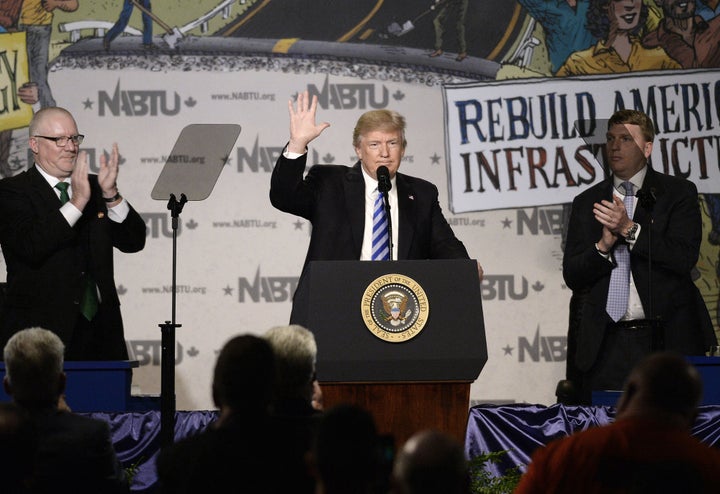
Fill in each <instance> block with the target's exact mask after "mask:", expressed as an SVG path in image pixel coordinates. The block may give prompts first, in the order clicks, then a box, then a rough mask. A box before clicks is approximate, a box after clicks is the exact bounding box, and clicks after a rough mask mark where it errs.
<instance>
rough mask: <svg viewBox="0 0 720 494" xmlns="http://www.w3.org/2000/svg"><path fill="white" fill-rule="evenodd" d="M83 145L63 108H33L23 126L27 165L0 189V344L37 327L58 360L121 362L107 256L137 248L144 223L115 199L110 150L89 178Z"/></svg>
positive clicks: (123, 351) (114, 155)
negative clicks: (29, 156) (2, 272)
mask: <svg viewBox="0 0 720 494" xmlns="http://www.w3.org/2000/svg"><path fill="white" fill-rule="evenodd" d="M83 137H84V136H83V135H81V134H79V133H78V128H77V124H76V123H75V119H74V118H73V117H72V115H71V114H70V113H69V112H68V111H67V110H64V109H62V108H56V107H49V108H44V109H42V110H40V111H39V112H37V113H36V114H35V116H34V117H33V119H32V121H31V122H30V139H29V144H30V149H31V150H32V153H33V157H34V160H35V164H34V166H32V167H30V168H29V169H28V170H26V171H24V172H22V173H20V174H18V175H15V176H13V177H9V178H5V179H3V180H2V181H0V245H1V246H2V252H3V256H4V257H5V263H6V265H7V286H6V294H5V302H4V304H3V308H2V315H1V322H0V345H4V344H5V342H7V341H8V339H9V338H10V337H11V336H12V335H13V334H14V333H16V332H17V331H20V330H22V329H24V328H28V327H32V326H41V327H44V328H47V329H49V330H51V331H53V332H54V333H56V334H57V335H58V336H59V337H60V339H61V340H62V341H63V343H64V344H65V348H66V354H65V359H66V360H127V358H128V354H127V348H126V345H125V339H124V335H123V325H122V318H121V315H120V301H119V298H118V293H117V290H116V288H115V281H114V269H113V248H117V249H119V250H120V251H122V252H137V251H139V250H141V249H142V248H143V247H144V246H145V221H144V220H143V219H142V217H141V216H140V215H139V214H138V213H137V212H136V211H135V210H134V209H133V208H132V206H130V204H129V203H128V202H127V201H126V200H125V199H124V198H123V197H122V196H121V195H120V192H119V191H118V188H117V176H118V168H119V153H118V148H117V145H113V149H112V152H111V153H110V157H109V158H107V159H106V158H105V156H104V155H101V156H100V170H99V173H98V175H94V174H93V175H91V174H89V173H88V161H87V156H86V155H85V153H79V146H80V144H81V143H82V141H83Z"/></svg>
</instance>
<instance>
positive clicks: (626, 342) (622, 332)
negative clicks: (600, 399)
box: [582, 323, 653, 404]
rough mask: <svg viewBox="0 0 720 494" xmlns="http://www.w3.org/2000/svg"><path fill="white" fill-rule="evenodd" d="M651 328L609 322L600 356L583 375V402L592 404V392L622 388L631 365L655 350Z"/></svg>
mask: <svg viewBox="0 0 720 494" xmlns="http://www.w3.org/2000/svg"><path fill="white" fill-rule="evenodd" d="M652 344H653V338H652V328H651V327H649V326H642V327H637V328H625V327H622V323H620V324H616V323H610V324H608V326H607V328H606V330H605V338H604V339H603V342H602V346H601V348H600V352H599V353H598V359H597V361H596V362H595V364H594V365H593V366H592V368H590V370H589V371H588V372H587V373H586V374H585V376H584V377H583V385H582V401H583V403H586V404H589V403H590V402H591V397H592V392H593V391H602V390H615V391H618V390H621V389H623V385H624V384H625V379H627V377H628V375H629V374H630V371H631V370H632V368H633V367H634V366H635V365H636V364H637V363H638V362H639V361H640V360H641V359H642V358H643V357H645V356H646V355H648V354H649V353H650V352H651V351H652Z"/></svg>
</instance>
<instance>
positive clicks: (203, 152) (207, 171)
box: [151, 124, 240, 447]
mask: <svg viewBox="0 0 720 494" xmlns="http://www.w3.org/2000/svg"><path fill="white" fill-rule="evenodd" d="M239 135H240V126H239V125H234V124H192V125H188V126H187V127H185V128H184V129H183V130H182V131H181V132H180V136H179V137H178V139H177V141H176V142H175V146H174V147H173V150H172V153H171V154H170V156H169V157H168V159H167V161H166V163H165V166H164V167H163V169H162V172H160V176H159V177H158V179H157V182H156V183H155V187H154V188H153V190H152V193H151V197H152V198H153V199H157V200H167V201H168V203H167V208H168V210H170V215H171V217H172V232H173V235H172V239H173V241H172V294H171V297H172V310H171V319H170V320H169V321H165V322H164V323H162V324H160V325H159V326H160V328H161V334H162V339H161V349H162V351H161V361H160V362H161V366H160V375H161V379H160V445H161V447H164V446H168V445H170V444H172V442H173V439H174V437H175V329H176V328H179V327H182V325H181V324H177V323H176V319H175V315H176V303H177V294H176V288H177V279H176V278H177V231H178V227H179V223H180V213H182V210H183V207H184V206H185V203H186V202H187V201H202V200H205V199H207V197H208V196H209V195H210V193H211V192H212V189H213V187H214V186H215V183H216V182H217V179H218V176H219V175H220V172H221V171H222V169H223V166H224V165H225V163H226V162H227V159H228V156H229V155H230V152H231V150H232V147H233V145H234V144H235V141H236V140H237V138H238V136H239ZM178 197H179V199H178Z"/></svg>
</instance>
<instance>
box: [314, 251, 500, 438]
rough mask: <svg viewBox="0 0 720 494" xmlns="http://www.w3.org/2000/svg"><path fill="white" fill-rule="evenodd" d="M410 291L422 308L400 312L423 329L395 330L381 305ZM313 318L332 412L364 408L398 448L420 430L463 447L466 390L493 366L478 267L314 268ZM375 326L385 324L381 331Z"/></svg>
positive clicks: (432, 263) (440, 263)
mask: <svg viewBox="0 0 720 494" xmlns="http://www.w3.org/2000/svg"><path fill="white" fill-rule="evenodd" d="M408 290H409V292H410V293H411V295H410V296H409V297H408V298H410V299H413V296H412V294H417V295H418V296H417V297H415V301H416V302H418V304H417V306H415V305H413V303H412V301H411V302H410V303H409V304H408V305H404V304H403V303H396V305H401V306H402V309H403V313H402V315H401V317H402V316H405V315H408V317H407V318H405V319H406V321H407V320H411V319H413V318H417V319H416V320H415V323H414V324H413V325H410V326H408V327H407V329H403V324H400V323H398V325H397V326H392V325H391V324H392V323H393V321H391V320H390V319H391V316H390V315H389V314H390V310H389V305H385V306H383V304H384V303H385V302H383V298H384V299H389V300H391V301H397V300H399V299H400V298H402V297H404V295H403V293H407V292H408ZM388 291H391V292H392V293H390V294H388ZM398 294H399V295H398ZM308 309H309V310H308V313H309V320H308V328H309V329H310V330H311V331H312V332H313V333H314V335H315V339H316V340H317V345H318V361H317V374H318V379H319V381H320V383H321V386H322V390H323V398H324V404H325V407H326V408H329V407H332V406H333V405H337V404H340V403H351V404H356V405H359V406H362V407H363V408H365V409H367V410H369V411H370V412H371V413H372V414H373V416H374V417H375V421H376V424H377V426H378V429H379V432H380V433H381V434H392V435H393V436H394V438H395V442H396V445H397V446H400V445H401V444H402V443H404V442H405V441H406V440H407V439H408V437H410V436H411V435H412V434H413V433H415V432H417V431H419V430H423V429H436V430H440V431H444V432H447V433H449V434H451V435H453V436H454V437H456V438H457V439H458V440H459V441H460V442H461V443H463V444H464V442H465V430H466V425H467V417H468V411H469V407H470V385H471V384H472V382H474V381H475V380H476V379H477V377H478V375H479V374H480V371H481V370H482V368H483V366H484V365H485V362H487V344H486V341H485V326H484V322H483V312H482V299H481V294H480V281H479V278H478V271H477V263H476V262H475V261H472V260H466V259H455V260H423V261H387V262H377V261H376V262H366V261H314V262H313V263H312V264H311V265H310V278H309V307H308ZM396 313H397V312H396ZM376 316H377V317H379V318H380V319H379V320H382V321H389V322H388V323H387V324H385V323H381V326H382V327H378V326H376V325H374V323H373V319H372V318H373V317H376ZM420 324H424V325H422V327H420V329H418V327H419V326H418V325H420ZM383 327H387V328H390V329H389V331H385V330H384V329H383ZM395 328H398V329H397V333H395V331H396V329H395ZM378 329H379V330H380V331H378Z"/></svg>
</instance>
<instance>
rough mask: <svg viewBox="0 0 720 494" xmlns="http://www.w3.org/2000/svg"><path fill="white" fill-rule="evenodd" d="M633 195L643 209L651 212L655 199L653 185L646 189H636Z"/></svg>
mask: <svg viewBox="0 0 720 494" xmlns="http://www.w3.org/2000/svg"><path fill="white" fill-rule="evenodd" d="M635 196H636V197H637V198H638V201H640V205H641V206H642V207H643V209H645V210H646V211H647V212H648V213H652V212H653V208H654V207H655V202H656V201H657V197H656V196H655V187H650V188H649V189H647V190H645V189H638V191H637V192H636V193H635Z"/></svg>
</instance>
